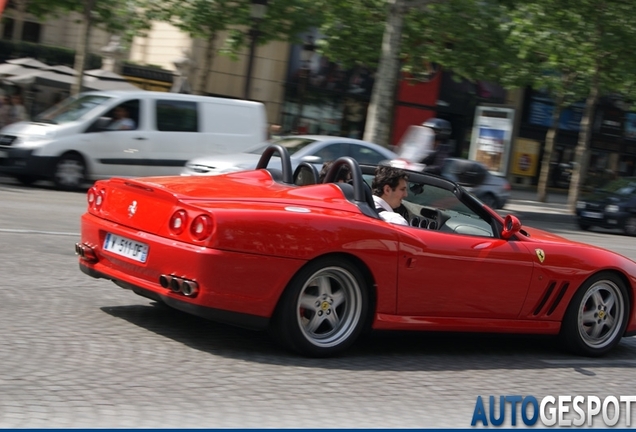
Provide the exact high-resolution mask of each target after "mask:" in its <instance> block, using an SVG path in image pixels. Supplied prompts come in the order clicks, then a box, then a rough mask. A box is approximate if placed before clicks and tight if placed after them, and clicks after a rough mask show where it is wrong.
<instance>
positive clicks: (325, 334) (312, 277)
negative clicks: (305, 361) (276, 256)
mask: <svg viewBox="0 0 636 432" xmlns="http://www.w3.org/2000/svg"><path fill="white" fill-rule="evenodd" d="M370 303H371V302H370V298H369V293H368V289H367V286H366V282H365V278H364V276H363V275H362V273H361V272H360V270H358V268H357V267H355V266H354V265H353V264H351V263H350V262H348V261H345V260H342V259H335V258H327V259H321V260H317V261H315V262H313V263H310V264H309V265H307V266H306V267H305V268H303V269H302V270H301V271H300V272H299V273H298V274H297V275H296V276H294V278H293V279H292V281H291V282H290V283H289V285H288V286H287V288H286V290H285V292H284V293H283V296H282V297H281V301H280V304H279V306H278V308H277V310H276V315H275V317H274V320H273V322H272V330H273V332H274V335H275V337H277V338H278V339H279V340H280V341H281V342H282V343H283V345H285V346H286V347H288V348H290V349H292V350H294V351H296V352H298V353H300V354H303V355H307V356H311V357H325V356H330V355H334V354H336V353H339V352H341V351H343V350H345V349H346V348H348V347H350V346H351V345H352V344H353V343H354V342H355V340H356V338H357V337H358V336H359V335H360V333H361V332H362V331H363V330H364V329H365V328H366V327H367V326H368V325H369V324H370V322H369V321H370V320H369V319H368V318H369V315H370V310H369V309H370V306H369V305H370Z"/></svg>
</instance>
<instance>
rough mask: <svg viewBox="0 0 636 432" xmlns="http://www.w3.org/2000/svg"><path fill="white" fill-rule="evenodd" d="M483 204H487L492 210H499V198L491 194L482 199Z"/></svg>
mask: <svg viewBox="0 0 636 432" xmlns="http://www.w3.org/2000/svg"><path fill="white" fill-rule="evenodd" d="M481 202H483V203H484V204H486V205H487V206H488V207H490V208H491V209H496V208H497V198H496V197H495V196H494V195H493V194H491V193H488V194H486V195H484V196H483V198H482V199H481Z"/></svg>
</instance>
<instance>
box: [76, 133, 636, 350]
mask: <svg viewBox="0 0 636 432" xmlns="http://www.w3.org/2000/svg"><path fill="white" fill-rule="evenodd" d="M275 155H278V156H279V157H280V158H281V160H282V169H281V170H278V169H272V168H268V164H269V161H270V159H271V158H272V157H273V156H275ZM278 166H281V165H278ZM343 168H346V169H348V170H350V171H351V173H352V179H351V181H350V182H335V181H334V180H335V179H336V178H337V174H338V171H339V170H340V169H343ZM374 170H375V167H374V166H365V165H359V164H358V163H357V162H356V161H355V160H353V159H351V158H348V157H344V158H340V159H338V160H337V161H336V162H335V163H334V164H333V165H332V167H331V170H330V171H329V172H328V174H327V176H326V178H325V179H324V182H323V183H317V178H318V177H317V173H316V172H315V171H316V170H315V168H314V167H313V166H311V165H309V164H306V163H304V164H301V165H300V166H299V167H298V168H297V169H296V171H295V172H292V169H291V164H290V161H289V156H288V154H287V152H286V151H285V149H284V148H283V147H281V146H272V147H269V148H268V149H266V150H265V152H264V153H263V155H262V157H261V160H260V161H259V164H258V167H257V168H256V169H254V170H249V171H243V172H235V173H230V174H224V175H219V176H213V177H147V178H138V179H122V178H112V179H110V180H103V181H98V182H97V183H95V185H94V186H93V187H92V188H91V189H90V190H89V191H88V210H87V211H86V213H85V214H84V215H83V216H82V220H81V225H82V230H81V241H80V242H79V243H77V245H76V252H77V254H78V255H79V265H80V269H81V270H82V271H83V272H84V273H86V274H87V275H89V276H92V277H95V278H104V279H109V280H111V281H113V282H114V283H115V284H117V285H118V286H120V287H122V288H127V289H130V290H132V291H133V292H135V293H136V294H139V295H141V296H144V297H147V298H149V299H152V300H155V301H158V302H163V303H165V304H167V305H169V306H171V307H174V308H176V309H179V310H182V311H186V312H189V313H192V314H196V315H199V316H202V317H206V318H209V319H213V320H218V321H223V322H226V323H232V324H236V325H240V326H244V327H249V328H254V329H260V330H265V329H269V330H271V333H272V334H273V335H274V337H275V338H276V339H278V340H279V341H280V342H281V343H282V344H283V345H284V346H286V347H288V348H290V349H292V350H295V351H296V352H298V353H301V354H303V355H308V356H328V355H333V354H336V353H339V352H341V351H343V350H345V349H346V348H348V347H349V346H351V344H353V343H354V342H355V341H356V339H357V338H358V337H359V336H360V335H361V334H362V333H363V332H365V331H367V330H370V329H376V330H383V329H387V330H389V329H390V330H422V331H470V332H503V333H534V334H553V335H559V336H560V337H562V338H563V341H564V343H565V344H566V345H567V346H568V347H569V348H571V349H572V350H573V351H575V352H577V353H579V354H583V355H590V356H597V355H602V354H604V353H606V352H608V351H609V350H610V349H612V348H613V347H614V346H615V345H616V344H618V343H619V342H620V340H621V338H622V337H624V336H630V335H633V334H636V307H635V300H634V299H635V295H634V294H635V288H636V263H635V262H634V261H632V260H630V259H628V258H626V257H623V256H621V255H619V254H616V253H613V252H611V251H608V250H603V249H600V248H597V247H593V246H589V245H585V244H581V243H575V242H572V241H569V240H566V239H564V238H562V237H559V236H556V235H553V234H550V233H547V232H544V231H540V230H536V229H532V228H529V227H522V226H521V223H520V221H519V220H518V219H517V218H516V217H515V216H512V215H508V216H506V217H505V218H502V217H501V216H499V215H498V214H497V213H496V212H495V211H493V210H492V209H490V208H489V207H488V206H486V205H484V204H483V203H482V202H480V201H479V200H478V199H476V198H474V197H473V196H471V195H470V194H469V193H468V192H466V191H465V190H464V189H463V188H462V187H461V186H459V185H457V184H455V183H453V182H451V181H449V180H446V179H444V178H441V177H437V176H434V175H431V174H426V173H418V172H408V175H409V180H408V197H407V198H406V199H405V200H404V201H403V209H402V213H403V214H404V215H405V216H406V218H407V219H408V221H409V224H410V225H409V226H405V225H394V224H391V223H388V222H386V221H384V220H383V219H382V218H380V217H379V214H378V213H377V211H376V209H375V205H374V203H373V198H372V196H371V189H370V187H369V182H370V179H372V177H373V173H374ZM300 176H302V177H303V181H302V182H298V181H297V179H298V178H299V177H300ZM308 176H309V177H311V178H313V179H314V181H313V182H312V181H307V178H308ZM296 183H302V184H303V185H302V186H298V185H296ZM308 183H310V184H308ZM311 183H313V184H311Z"/></svg>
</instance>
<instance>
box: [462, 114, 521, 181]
mask: <svg viewBox="0 0 636 432" xmlns="http://www.w3.org/2000/svg"><path fill="white" fill-rule="evenodd" d="M514 114H515V110H514V109H513V108H504V107H492V106H478V107H477V108H476V110H475V123H474V125H473V133H472V140H471V143H470V152H469V157H470V159H472V160H476V161H478V162H481V163H483V164H484V165H486V167H487V168H488V170H489V171H491V172H493V173H494V174H498V175H506V174H507V170H508V159H509V155H510V140H511V137H512V128H513V124H514Z"/></svg>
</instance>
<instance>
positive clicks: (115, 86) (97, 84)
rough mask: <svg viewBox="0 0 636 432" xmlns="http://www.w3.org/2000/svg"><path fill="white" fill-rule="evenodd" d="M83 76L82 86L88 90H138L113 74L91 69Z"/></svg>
mask: <svg viewBox="0 0 636 432" xmlns="http://www.w3.org/2000/svg"><path fill="white" fill-rule="evenodd" d="M84 75H85V76H84V86H85V87H86V88H87V89H89V90H139V87H137V86H135V85H133V84H130V83H129V82H128V81H126V78H124V77H123V76H121V75H119V74H117V73H115V72H111V71H107V70H103V69H92V70H88V71H86V72H84Z"/></svg>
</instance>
